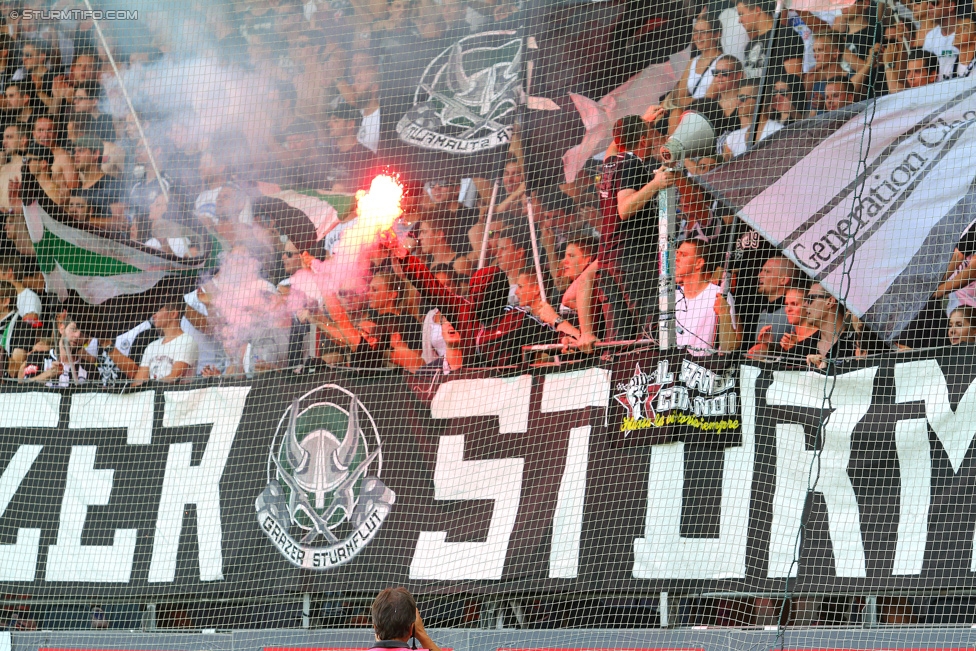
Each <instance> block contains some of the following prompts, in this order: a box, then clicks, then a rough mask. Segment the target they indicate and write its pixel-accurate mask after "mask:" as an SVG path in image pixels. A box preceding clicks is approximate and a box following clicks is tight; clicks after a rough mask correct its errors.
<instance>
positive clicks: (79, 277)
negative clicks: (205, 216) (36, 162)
mask: <svg viewBox="0 0 976 651" xmlns="http://www.w3.org/2000/svg"><path fill="white" fill-rule="evenodd" d="M44 203H45V204H46V205H47V208H48V209H49V210H52V211H53V210H54V205H53V204H51V203H50V202H47V201H45V202H44ZM24 218H25V220H26V222H27V229H28V231H29V232H30V238H31V241H32V242H33V243H34V250H35V251H36V252H37V263H38V266H40V268H41V271H42V272H43V274H44V280H45V281H46V283H47V287H48V289H49V290H51V291H54V292H57V294H58V295H59V296H60V297H61V299H62V300H63V299H65V298H66V296H67V293H68V291H69V290H74V291H76V292H77V293H78V295H79V296H81V297H82V298H83V299H84V300H85V301H86V302H88V303H92V304H94V305H99V304H101V303H104V302H105V301H107V300H109V299H112V298H115V297H117V296H122V295H126V294H140V293H142V292H145V291H147V290H149V289H152V288H153V287H154V286H155V285H156V284H157V283H158V282H159V281H161V280H162V279H163V278H165V277H167V276H170V275H173V274H190V273H195V272H196V271H197V270H198V269H200V268H201V267H202V266H203V264H204V262H205V261H204V259H203V258H202V257H200V258H192V259H190V258H187V259H180V258H177V257H176V256H173V255H168V254H165V253H162V252H161V251H157V250H155V249H152V248H150V247H147V246H143V245H140V244H137V243H136V242H132V241H129V240H126V239H123V238H121V237H116V236H114V235H113V234H110V233H105V232H103V231H99V230H97V229H88V228H84V227H80V226H75V225H71V224H68V223H67V220H65V221H61V220H58V219H55V218H54V217H52V216H51V215H50V214H49V213H48V211H47V210H45V208H44V207H43V206H42V205H41V204H40V203H38V202H37V201H35V202H34V203H32V204H30V205H28V206H25V207H24Z"/></svg>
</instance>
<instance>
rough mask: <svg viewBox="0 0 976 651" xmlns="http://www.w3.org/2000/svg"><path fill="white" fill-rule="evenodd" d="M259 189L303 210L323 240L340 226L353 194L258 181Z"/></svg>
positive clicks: (318, 238) (317, 237)
mask: <svg viewBox="0 0 976 651" xmlns="http://www.w3.org/2000/svg"><path fill="white" fill-rule="evenodd" d="M257 186H258V189H259V190H260V191H261V194H263V195H264V196H266V197H271V198H273V199H281V200H282V201H284V202H285V203H287V204H288V205H289V206H291V207H292V208H297V209H298V210H301V211H302V212H303V213H305V214H306V215H307V216H308V219H309V221H311V222H312V224H313V225H314V226H315V239H316V240H321V239H322V238H323V237H325V236H326V235H327V234H328V233H329V231H331V230H332V229H333V228H335V227H336V226H338V224H339V219H340V218H341V216H342V215H344V214H345V213H346V211H347V210H349V206H351V205H352V202H353V199H354V197H353V195H351V194H339V193H335V192H322V191H319V190H308V189H294V190H282V189H281V187H280V186H278V185H276V184H274V183H263V182H258V184H257Z"/></svg>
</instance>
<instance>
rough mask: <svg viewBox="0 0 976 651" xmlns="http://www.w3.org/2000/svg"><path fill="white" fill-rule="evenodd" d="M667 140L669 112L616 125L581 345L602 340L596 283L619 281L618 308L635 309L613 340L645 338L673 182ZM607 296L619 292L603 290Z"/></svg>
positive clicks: (582, 307)
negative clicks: (664, 205)
mask: <svg viewBox="0 0 976 651" xmlns="http://www.w3.org/2000/svg"><path fill="white" fill-rule="evenodd" d="M666 139H667V111H666V110H665V109H663V108H661V107H658V106H652V107H651V108H650V109H648V110H647V112H645V113H644V115H643V116H638V115H628V116H625V117H622V118H620V119H619V120H617V123H616V124H615V125H614V127H613V144H612V145H611V147H610V149H609V150H608V151H607V158H606V159H605V162H604V164H603V174H602V178H601V181H600V185H599V188H598V190H599V197H600V210H601V213H602V227H601V229H600V248H599V250H598V252H597V260H596V262H594V263H593V265H591V267H590V268H589V269H588V270H587V272H586V273H587V274H588V275H589V277H588V278H587V280H586V281H584V283H583V286H582V287H581V289H580V294H579V299H578V301H577V302H578V306H579V313H580V326H581V328H580V330H581V334H580V337H579V338H578V340H577V341H578V345H579V346H580V348H582V349H583V350H584V351H588V350H590V349H591V347H592V345H593V343H595V342H596V341H597V338H596V336H595V335H594V334H593V327H592V324H593V319H592V315H593V311H592V307H591V303H592V302H593V296H594V287H595V286H600V287H603V288H605V289H606V287H607V285H610V284H613V285H616V286H619V288H620V289H622V290H623V295H624V296H625V297H626V303H627V305H626V306H623V308H621V306H612V308H613V311H614V312H616V313H618V314H619V313H621V312H623V311H624V310H626V311H627V312H629V314H628V315H627V317H628V318H619V317H618V318H615V319H614V321H613V322H614V323H615V326H616V327H615V328H614V331H612V332H608V333H607V334H606V336H607V338H611V339H618V340H623V339H631V338H635V337H638V336H640V333H641V330H642V329H643V328H644V326H645V325H646V323H647V320H648V317H649V316H650V314H649V312H648V309H649V307H650V306H653V305H654V300H653V296H654V289H653V288H654V285H653V283H654V279H655V278H656V275H657V274H656V265H655V261H656V260H657V240H658V219H657V201H656V197H657V193H658V192H659V191H660V190H662V189H664V188H666V187H668V186H670V185H671V183H672V182H673V179H672V176H671V173H670V171H669V170H667V169H666V168H664V167H661V166H660V162H659V161H658V160H657V156H658V154H659V152H660V151H661V146H662V145H663V144H664V142H665V141H666ZM601 294H602V295H613V294H614V292H612V291H606V290H604V291H602V292H601Z"/></svg>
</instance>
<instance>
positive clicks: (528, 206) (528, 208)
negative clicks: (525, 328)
mask: <svg viewBox="0 0 976 651" xmlns="http://www.w3.org/2000/svg"><path fill="white" fill-rule="evenodd" d="M523 201H525V216H526V217H527V218H528V220H529V239H530V240H532V260H533V262H534V263H535V275H536V278H537V279H538V280H539V296H540V298H542V302H543V303H548V302H549V301H548V300H547V299H546V281H545V279H544V278H543V276H542V261H541V257H540V256H539V242H538V240H537V239H536V237H535V213H534V211H533V209H532V201H531V200H530V199H529V195H528V193H526V194H525V197H524V199H523Z"/></svg>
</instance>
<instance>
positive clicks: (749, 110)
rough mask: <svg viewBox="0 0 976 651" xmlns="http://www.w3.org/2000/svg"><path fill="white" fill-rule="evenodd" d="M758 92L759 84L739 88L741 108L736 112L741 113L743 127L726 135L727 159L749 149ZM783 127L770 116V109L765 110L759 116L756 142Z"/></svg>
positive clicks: (724, 151)
mask: <svg viewBox="0 0 976 651" xmlns="http://www.w3.org/2000/svg"><path fill="white" fill-rule="evenodd" d="M758 94H759V85H758V84H744V85H742V86H741V87H740V88H739V108H738V109H736V113H738V115H739V124H740V125H741V128H739V129H736V130H735V131H733V132H731V133H730V134H729V135H728V136H726V137H725V142H724V143H723V144H722V156H723V157H724V159H725V160H730V159H731V158H733V157H735V156H741V155H742V154H744V153H746V151H748V149H749V143H748V142H747V138H748V137H749V135H750V134H749V127H750V126H752V115H753V113H755V111H756V99H757V96H758ZM782 128H783V125H782V124H780V123H779V122H777V121H776V120H773V119H771V118H770V117H769V113H768V111H763V112H762V114H761V115H760V116H759V138H758V139H756V142H759V141H761V140H765V139H766V138H768V137H769V136H771V135H773V134H774V133H776V132H777V131H779V130H780V129H782Z"/></svg>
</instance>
